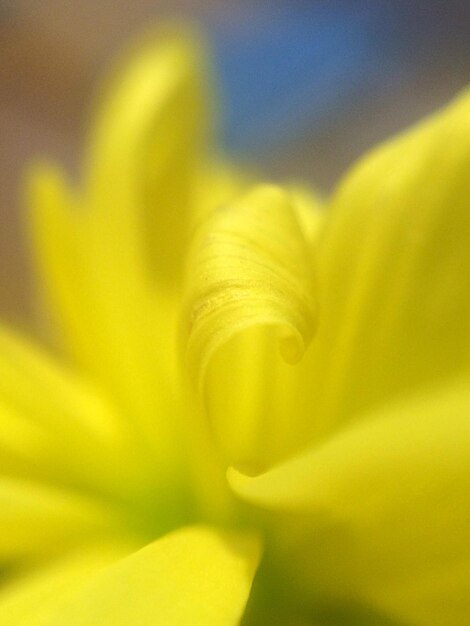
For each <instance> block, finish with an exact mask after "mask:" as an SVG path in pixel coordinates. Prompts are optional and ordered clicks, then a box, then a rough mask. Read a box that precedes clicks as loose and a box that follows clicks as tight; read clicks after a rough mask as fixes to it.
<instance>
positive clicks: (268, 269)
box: [183, 186, 315, 459]
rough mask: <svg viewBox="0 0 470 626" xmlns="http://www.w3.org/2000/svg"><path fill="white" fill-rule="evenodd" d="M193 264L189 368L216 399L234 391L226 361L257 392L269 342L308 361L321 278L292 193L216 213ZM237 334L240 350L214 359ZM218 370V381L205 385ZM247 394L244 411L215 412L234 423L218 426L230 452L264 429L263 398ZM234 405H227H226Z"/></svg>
mask: <svg viewBox="0 0 470 626" xmlns="http://www.w3.org/2000/svg"><path fill="white" fill-rule="evenodd" d="M187 267H188V277H187V281H186V285H187V290H186V297H185V304H184V308H183V333H184V335H185V338H186V339H187V342H186V344H185V345H186V355H187V365H188V368H189V372H190V374H191V376H192V378H193V379H194V380H195V383H196V386H197V388H198V390H199V392H201V393H206V392H207V396H208V401H209V403H211V402H214V401H215V402H219V403H220V402H224V399H223V398H222V394H224V393H225V392H226V391H228V390H230V386H225V384H224V382H222V381H221V380H220V378H219V379H218V380H217V377H219V376H224V373H223V372H221V368H220V363H221V362H222V363H224V362H225V365H223V366H222V367H225V369H226V371H227V369H228V368H227V367H226V366H227V365H228V364H230V367H229V369H230V371H231V375H232V376H233V374H235V376H236V380H237V384H238V383H241V384H240V385H239V386H238V387H237V385H235V387H234V388H236V389H238V390H241V389H242V388H243V382H242V380H241V379H243V380H245V381H246V382H247V384H248V385H249V386H250V388H251V390H252V392H253V393H256V392H257V391H258V390H261V389H262V385H263V381H261V380H260V379H259V378H260V377H261V376H264V375H267V372H266V371H265V368H264V367H263V365H262V363H263V362H265V361H264V359H265V356H266V346H268V350H269V346H274V351H276V350H277V349H279V348H280V352H281V355H282V357H283V358H284V360H285V361H288V362H289V363H293V362H297V361H298V360H299V359H300V358H301V356H302V354H303V352H304V350H305V348H306V346H307V345H308V343H309V341H310V340H311V337H312V333H313V328H314V317H315V313H314V309H315V304H314V280H313V272H312V258H311V250H310V248H309V246H308V243H307V240H306V238H305V237H304V234H303V232H302V230H301V227H300V225H299V221H298V219H297V215H296V210H295V207H294V201H293V200H292V199H291V197H290V196H289V194H288V192H285V191H283V190H281V189H280V188H277V187H274V186H260V187H257V188H254V189H253V190H252V191H250V192H249V193H247V194H246V195H244V196H242V197H241V198H240V199H238V200H237V201H235V202H234V203H233V204H230V205H228V206H225V207H223V208H220V209H219V210H217V211H214V212H213V213H212V214H211V215H210V216H209V218H208V219H207V220H206V221H205V222H204V223H203V224H202V225H201V227H200V228H199V230H198V231H197V232H196V234H195V238H194V241H193V244H192V247H191V250H190V254H189V258H188V261H187ZM256 333H258V335H256ZM243 335H245V336H243ZM235 338H236V339H237V345H236V346H235V350H237V349H238V348H240V346H241V345H243V346H244V347H242V348H241V351H240V352H239V354H238V355H236V356H235V358H234V359H231V358H227V355H226V354H224V355H223V356H221V357H220V359H218V360H217V363H215V361H216V359H215V357H216V355H217V354H218V353H219V351H221V349H222V348H223V347H224V346H227V345H228V344H229V343H230V341H231V340H233V339H235ZM238 339H240V341H238ZM245 348H246V350H245ZM232 355H233V352H232ZM214 363H215V364H214ZM211 367H212V369H213V370H214V371H215V376H216V380H212V381H210V384H209V385H206V382H207V381H209V379H208V378H207V379H206V376H207V374H208V373H209V370H210V368H211ZM225 382H228V381H225ZM219 394H220V395H219ZM214 396H215V397H214ZM244 397H246V398H249V400H248V402H247V404H250V403H251V404H252V409H251V410H250V408H249V407H248V406H245V407H242V406H241V405H240V404H236V407H237V413H238V415H235V416H233V413H232V412H230V415H227V414H225V416H224V415H223V413H224V410H223V409H220V407H219V409H218V410H216V411H215V413H216V416H215V419H216V420H219V418H220V419H222V420H225V424H226V427H227V428H231V431H227V430H226V431H225V432H223V431H224V429H225V426H224V425H221V424H220V423H219V424H215V427H216V429H219V430H221V431H222V432H220V433H219V434H221V437H222V440H223V445H224V446H227V445H229V446H231V447H232V450H231V452H230V453H229V456H232V454H233V455H235V457H237V456H240V455H243V454H244V452H243V450H242V449H243V447H247V446H248V447H250V446H251V445H252V443H253V441H252V439H253V437H252V436H251V434H250V431H253V429H257V428H258V426H257V424H256V416H254V415H253V409H255V408H256V407H258V408H259V401H260V400H261V396H259V397H258V398H256V399H255V401H254V402H253V397H251V396H250V392H249V391H248V390H247V389H245V390H244ZM241 400H242V398H240V401H241ZM229 405H230V403H229V402H227V403H224V409H225V408H226V407H227V406H229ZM231 417H235V422H233V421H232V420H231ZM253 418H254V419H253ZM236 431H237V432H236ZM237 440H238V441H237ZM237 448H239V449H238V451H237ZM245 452H246V451H245ZM232 459H233V456H232Z"/></svg>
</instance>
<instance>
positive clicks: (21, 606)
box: [0, 542, 130, 626]
mask: <svg viewBox="0 0 470 626" xmlns="http://www.w3.org/2000/svg"><path fill="white" fill-rule="evenodd" d="M129 550H130V547H129V546H126V545H125V544H118V543H117V544H113V543H106V542H101V544H100V545H99V546H97V545H91V546H87V547H82V548H81V549H80V550H79V551H78V552H76V553H72V554H69V555H68V556H67V557H64V558H62V559H59V560H56V561H53V562H52V563H51V564H49V565H48V566H43V567H41V568H39V569H37V570H33V572H31V573H29V574H26V575H23V576H22V577H19V578H17V579H15V580H13V581H11V582H10V583H9V584H7V585H5V586H4V587H3V588H2V590H1V592H0V626H12V625H13V624H14V626H43V625H44V624H45V623H46V622H47V621H48V619H50V618H51V616H53V615H54V613H56V612H57V610H58V607H60V606H62V605H63V604H64V603H65V602H66V601H67V600H68V599H69V598H70V597H71V596H73V595H74V594H76V593H77V592H78V591H79V589H80V588H81V587H82V586H83V584H84V583H85V582H86V581H87V580H88V579H89V578H90V576H92V575H93V574H95V573H96V572H98V571H99V570H100V569H103V568H104V567H105V566H107V565H109V563H111V562H113V561H116V560H118V559H120V558H122V557H123V556H125V554H126V552H129Z"/></svg>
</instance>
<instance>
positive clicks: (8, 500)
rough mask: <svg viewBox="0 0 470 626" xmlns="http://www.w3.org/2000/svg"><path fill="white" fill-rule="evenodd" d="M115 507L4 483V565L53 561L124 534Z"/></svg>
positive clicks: (0, 504) (0, 501)
mask: <svg viewBox="0 0 470 626" xmlns="http://www.w3.org/2000/svg"><path fill="white" fill-rule="evenodd" d="M118 520H119V518H118V516H117V515H116V514H115V513H113V509H112V508H111V507H108V508H106V507H102V506H101V505H100V504H98V503H97V502H96V501H95V500H94V499H92V498H88V497H87V496H85V495H77V494H74V493H73V492H71V491H66V490H63V489H59V488H54V487H51V486H47V485H44V484H39V483H35V482H32V481H27V480H21V479H18V478H8V477H6V476H1V477H0V564H11V563H15V562H16V561H19V562H20V563H25V562H27V561H29V560H31V559H38V558H44V557H47V558H50V557H51V556H52V555H54V554H56V553H60V552H62V551H64V550H65V549H70V547H72V546H76V545H77V544H79V543H82V542H84V541H86V540H89V539H90V538H93V537H95V538H96V537H99V538H101V537H103V536H104V535H105V534H107V535H108V534H110V533H111V532H112V529H113V528H114V527H115V528H118V527H119V526H118V523H117V522H118Z"/></svg>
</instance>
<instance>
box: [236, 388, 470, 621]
mask: <svg viewBox="0 0 470 626" xmlns="http://www.w3.org/2000/svg"><path fill="white" fill-rule="evenodd" d="M469 415H470V380H469V379H468V377H464V378H462V379H459V380H456V381H449V382H448V383H446V384H442V385H441V387H440V388H438V389H425V390H421V391H420V392H416V393H415V394H414V395H411V396H410V397H408V398H407V399H402V400H401V401H399V402H397V403H395V404H393V405H390V406H389V407H384V408H383V409H382V410H381V411H377V412H375V413H373V414H371V415H369V416H364V417H363V418H362V419H361V420H356V421H355V422H354V424H352V425H350V426H349V427H348V428H344V429H343V430H342V431H340V432H338V433H337V434H336V435H333V436H331V437H330V438H328V439H326V440H325V441H324V442H323V443H319V444H318V445H317V446H314V447H313V448H312V449H310V450H309V451H308V452H305V453H304V454H302V455H300V456H298V457H297V458H295V459H293V460H291V461H288V462H286V463H285V464H283V465H280V466H279V467H277V468H274V469H272V470H271V471H269V472H267V473H266V474H264V475H260V476H258V477H253V478H250V477H247V476H243V475H241V474H240V473H239V472H236V471H234V470H231V471H230V473H229V480H230V483H231V485H232V487H233V488H234V489H235V491H236V492H237V493H238V494H239V495H240V496H241V497H243V498H244V499H246V500H248V501H250V502H252V503H253V504H256V505H258V506H261V507H263V508H266V509H269V510H271V511H275V512H276V514H275V515H273V516H270V517H271V519H272V524H273V528H274V536H275V537H276V539H275V542H276V549H278V550H279V554H281V555H282V556H280V563H281V566H280V567H281V568H286V571H287V572H288V577H290V576H291V575H292V580H293V585H294V587H295V586H296V585H297V586H298V588H299V589H302V588H303V589H304V592H306V593H308V594H313V596H311V597H315V596H318V595H320V596H321V594H324V596H326V597H327V598H328V597H329V598H330V599H331V598H335V597H338V596H339V598H340V599H342V600H348V601H360V602H365V603H366V604H367V603H372V605H375V606H376V607H377V608H378V609H382V610H387V611H388V612H389V613H390V614H391V615H395V616H396V617H399V618H401V619H404V620H405V622H406V620H408V621H409V623H413V624H419V625H423V626H425V625H426V626H429V625H432V626H446V625H447V624H449V623H452V624H454V623H455V624H462V625H463V624H464V623H465V621H466V620H467V619H468V615H469V611H470V604H469V598H470V593H469V592H470V583H469V579H468V576H466V575H465V572H466V571H467V570H468V563H469V562H470V535H469V532H468V530H469V523H470V505H469V501H468V493H469V490H470V420H469ZM446 590H448V592H449V596H448V597H447V598H446V594H447V591H446ZM439 598H440V600H438V599H439ZM444 598H446V599H445V600H444ZM406 623H407V622H406Z"/></svg>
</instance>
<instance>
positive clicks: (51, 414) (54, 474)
mask: <svg viewBox="0 0 470 626" xmlns="http://www.w3.org/2000/svg"><path fill="white" fill-rule="evenodd" d="M0 397H1V401H0V471H1V472H2V473H6V474H7V475H19V476H21V475H22V476H29V477H31V478H33V477H35V478H37V479H42V480H46V481H52V482H54V483H56V484H61V485H69V486H70V485H74V486H75V487H80V488H83V487H87V488H89V487H92V488H93V489H97V490H102V489H104V490H105V491H106V492H108V493H109V491H110V490H111V491H112V492H115V491H116V490H118V491H120V492H121V491H122V489H123V487H124V486H127V487H128V486H129V484H133V485H134V484H135V481H136V479H137V480H139V481H140V480H141V478H140V476H139V477H136V476H135V467H134V466H135V460H134V459H132V456H131V455H132V454H133V450H134V448H133V446H132V441H131V440H129V439H128V438H127V437H126V436H125V435H126V434H127V433H126V430H125V429H124V427H123V424H122V423H120V418H118V417H117V416H116V415H115V413H114V411H113V410H112V409H111V408H110V407H109V406H108V404H107V403H106V402H105V401H104V400H103V398H102V397H101V396H100V395H99V394H97V393H96V392H95V390H94V389H93V388H91V387H90V386H89V385H87V384H85V383H84V381H83V380H81V379H79V378H78V377H77V376H76V375H74V374H73V373H72V372H71V371H69V370H67V368H66V367H65V366H60V365H59V364H58V363H57V362H56V361H55V359H54V358H53V357H52V356H51V355H49V354H47V353H46V352H44V351H42V350H41V349H40V348H39V347H38V346H36V345H34V343H32V342H30V341H28V340H27V339H26V338H25V337H20V336H19V335H17V334H16V333H15V332H13V331H12V330H11V329H8V328H6V327H4V326H1V325H0ZM84 458H86V459H87V463H85V464H84V463H83V459H84ZM133 468H134V469H133ZM117 476H119V479H117ZM127 487H125V488H127Z"/></svg>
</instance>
